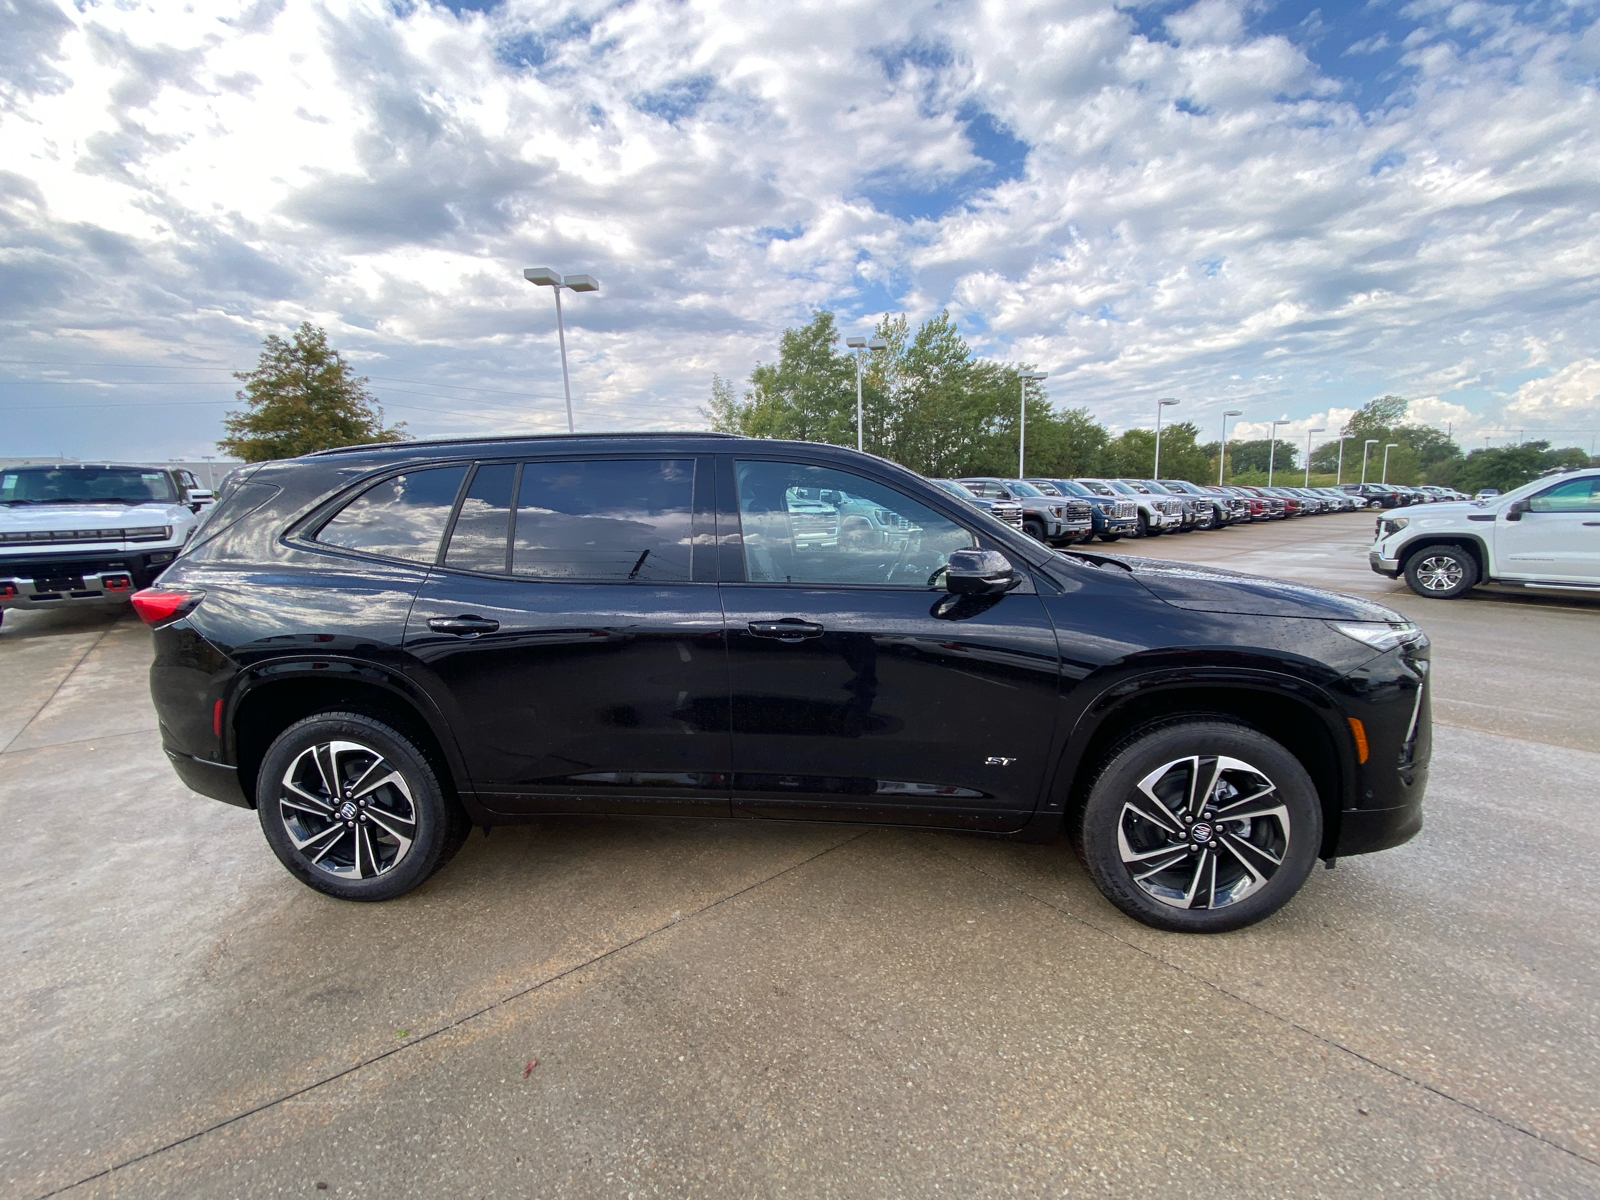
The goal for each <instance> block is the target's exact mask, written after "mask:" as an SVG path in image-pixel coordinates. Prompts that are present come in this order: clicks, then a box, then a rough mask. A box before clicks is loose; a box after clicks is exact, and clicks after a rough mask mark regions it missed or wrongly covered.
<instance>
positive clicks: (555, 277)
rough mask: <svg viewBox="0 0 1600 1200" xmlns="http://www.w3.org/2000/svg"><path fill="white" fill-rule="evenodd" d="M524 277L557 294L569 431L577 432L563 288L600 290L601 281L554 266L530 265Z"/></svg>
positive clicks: (557, 327) (562, 371)
mask: <svg viewBox="0 0 1600 1200" xmlns="http://www.w3.org/2000/svg"><path fill="white" fill-rule="evenodd" d="M522 277H523V278H524V279H526V280H527V281H528V282H529V283H535V284H538V285H539V286H540V287H547V288H549V289H550V290H551V291H552V292H554V293H555V296H556V337H557V338H558V339H559V340H560V342H561V387H562V389H563V390H564V391H565V392H566V394H567V432H568V433H573V432H575V427H574V426H573V424H572V381H571V379H570V378H569V377H568V375H567V329H566V326H565V325H564V324H563V323H562V320H561V289H562V288H566V289H567V290H568V291H569V292H598V291H599V290H600V281H599V280H598V279H596V278H595V277H594V276H593V275H560V274H557V272H556V271H555V269H554V268H552V267H528V268H526V269H525V270H524V271H523V272H522Z"/></svg>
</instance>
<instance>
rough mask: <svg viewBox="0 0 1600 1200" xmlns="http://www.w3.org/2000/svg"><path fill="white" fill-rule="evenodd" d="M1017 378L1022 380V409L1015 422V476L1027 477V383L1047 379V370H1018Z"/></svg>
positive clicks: (1048, 376)
mask: <svg viewBox="0 0 1600 1200" xmlns="http://www.w3.org/2000/svg"><path fill="white" fill-rule="evenodd" d="M1017 378H1018V379H1019V380H1021V381H1022V411H1021V413H1020V420H1019V422H1018V424H1017V478H1018V479H1026V478H1027V477H1028V385H1029V384H1030V383H1038V382H1039V381H1040V380H1041V379H1049V378H1050V372H1049V371H1018V372H1017Z"/></svg>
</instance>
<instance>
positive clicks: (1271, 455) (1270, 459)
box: [1267, 421, 1289, 487]
mask: <svg viewBox="0 0 1600 1200" xmlns="http://www.w3.org/2000/svg"><path fill="white" fill-rule="evenodd" d="M1287 424H1289V422H1288V421H1274V422H1273V423H1272V430H1271V432H1269V433H1268V434H1267V486H1268V487H1271V486H1272V468H1273V466H1274V465H1275V460H1276V459H1277V457H1278V426H1279V425H1287Z"/></svg>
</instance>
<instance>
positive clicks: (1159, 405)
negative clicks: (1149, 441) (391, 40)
mask: <svg viewBox="0 0 1600 1200" xmlns="http://www.w3.org/2000/svg"><path fill="white" fill-rule="evenodd" d="M1176 403H1177V401H1176V400H1171V399H1168V400H1157V401H1156V469H1155V470H1154V471H1153V472H1151V478H1152V479H1160V478H1161V410H1162V409H1163V408H1171V407H1172V406H1173V405H1174V404H1176Z"/></svg>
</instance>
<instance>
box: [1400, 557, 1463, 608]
mask: <svg viewBox="0 0 1600 1200" xmlns="http://www.w3.org/2000/svg"><path fill="white" fill-rule="evenodd" d="M1477 583H1478V560H1477V559H1475V558H1473V557H1472V554H1471V553H1470V552H1469V551H1466V550H1463V549H1462V548H1461V547H1460V546H1424V547H1423V548H1422V549H1421V550H1418V551H1416V552H1415V553H1414V554H1412V556H1411V557H1410V558H1408V559H1406V586H1407V587H1409V588H1410V589H1411V590H1412V591H1413V592H1415V593H1416V594H1417V595H1419V596H1426V597H1427V598H1428V599H1429V600H1454V599H1455V598H1456V597H1457V596H1464V595H1466V594H1467V593H1468V592H1470V591H1471V590H1472V589H1473V588H1474V587H1476V586H1477Z"/></svg>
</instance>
